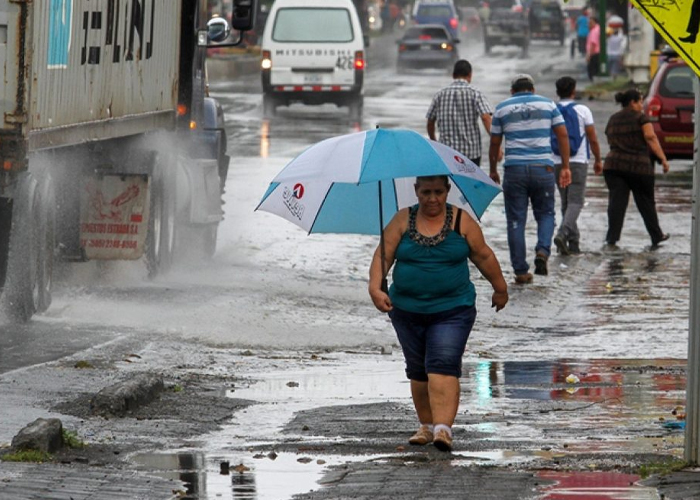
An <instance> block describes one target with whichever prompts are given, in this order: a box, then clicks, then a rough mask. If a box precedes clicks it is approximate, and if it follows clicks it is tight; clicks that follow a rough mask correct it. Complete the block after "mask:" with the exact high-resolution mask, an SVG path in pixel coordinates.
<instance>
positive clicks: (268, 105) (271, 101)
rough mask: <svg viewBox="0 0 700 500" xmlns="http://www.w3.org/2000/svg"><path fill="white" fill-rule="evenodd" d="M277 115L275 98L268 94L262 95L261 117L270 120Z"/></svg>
mask: <svg viewBox="0 0 700 500" xmlns="http://www.w3.org/2000/svg"><path fill="white" fill-rule="evenodd" d="M276 114H277V103H276V102H275V98H274V97H272V96H271V95H268V94H263V116H264V117H265V118H272V117H273V116H275V115H276Z"/></svg>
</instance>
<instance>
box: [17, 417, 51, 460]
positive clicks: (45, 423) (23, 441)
mask: <svg viewBox="0 0 700 500" xmlns="http://www.w3.org/2000/svg"><path fill="white" fill-rule="evenodd" d="M62 446H63V424H62V423H61V421H60V420H59V419H57V418H48V419H47V418H37V419H36V420H35V421H34V422H32V423H31V424H29V425H28V426H26V427H25V428H24V429H22V430H21V431H19V432H18V433H17V435H16V436H15V437H14V438H13V439H12V448H14V449H15V450H39V451H43V452H46V453H55V452H56V451H58V450H60V449H61V447H62Z"/></svg>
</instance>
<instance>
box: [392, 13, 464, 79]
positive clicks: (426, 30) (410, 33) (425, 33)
mask: <svg viewBox="0 0 700 500" xmlns="http://www.w3.org/2000/svg"><path fill="white" fill-rule="evenodd" d="M397 43H398V45H399V53H398V58H397V60H396V67H397V69H398V70H399V71H401V70H403V69H405V68H409V67H413V68H416V67H433V68H434V67H438V68H448V69H452V66H454V63H455V62H456V61H457V60H458V59H459V54H458V51H457V47H456V44H457V43H459V40H458V39H456V38H453V37H452V35H451V34H450V32H449V31H448V30H447V29H446V28H445V27H444V26H443V25H442V24H422V25H418V26H412V27H410V28H409V29H407V30H406V33H404V35H403V36H402V37H401V39H399V40H398V41H397Z"/></svg>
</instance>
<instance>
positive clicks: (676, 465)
mask: <svg viewBox="0 0 700 500" xmlns="http://www.w3.org/2000/svg"><path fill="white" fill-rule="evenodd" d="M686 467H688V462H686V461H685V460H670V461H668V462H659V463H651V464H644V465H642V466H641V467H639V475H640V476H641V477H642V479H646V478H648V477H649V476H654V475H660V476H665V475H668V474H671V473H672V472H678V471H679V470H683V469H685V468H686Z"/></svg>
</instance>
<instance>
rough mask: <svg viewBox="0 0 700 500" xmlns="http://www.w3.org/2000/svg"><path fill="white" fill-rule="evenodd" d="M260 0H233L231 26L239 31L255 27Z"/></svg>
mask: <svg viewBox="0 0 700 500" xmlns="http://www.w3.org/2000/svg"><path fill="white" fill-rule="evenodd" d="M257 12H258V0H233V12H232V13H231V27H232V28H233V29H234V30H238V31H249V30H252V29H253V28H254V27H255V16H256V14H257Z"/></svg>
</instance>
